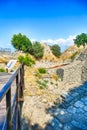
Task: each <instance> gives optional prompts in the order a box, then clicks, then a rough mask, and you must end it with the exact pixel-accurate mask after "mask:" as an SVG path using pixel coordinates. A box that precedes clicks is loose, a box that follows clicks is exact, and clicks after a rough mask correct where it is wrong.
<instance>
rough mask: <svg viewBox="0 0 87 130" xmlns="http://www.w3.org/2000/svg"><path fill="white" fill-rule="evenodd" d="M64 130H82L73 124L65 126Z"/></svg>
mask: <svg viewBox="0 0 87 130" xmlns="http://www.w3.org/2000/svg"><path fill="white" fill-rule="evenodd" d="M63 130H81V129H80V128H77V127H76V126H73V125H71V124H65V125H64V127H63Z"/></svg>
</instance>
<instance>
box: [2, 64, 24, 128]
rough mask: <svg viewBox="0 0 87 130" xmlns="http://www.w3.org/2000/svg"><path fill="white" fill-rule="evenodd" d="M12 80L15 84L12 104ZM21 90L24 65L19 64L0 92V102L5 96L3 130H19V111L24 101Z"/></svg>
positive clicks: (22, 87)
mask: <svg viewBox="0 0 87 130" xmlns="http://www.w3.org/2000/svg"><path fill="white" fill-rule="evenodd" d="M14 80H15V82H16V92H15V96H14V98H13V102H12V101H11V99H12V96H11V88H12V83H13V81H14ZM23 89H24V65H23V64H21V65H20V66H19V67H18V69H17V70H16V72H15V73H14V74H13V75H12V76H11V78H10V79H9V81H8V82H7V83H6V84H5V86H4V87H3V88H2V90H1V91H0V102H1V101H2V99H3V98H4V97H5V96H6V120H5V121H4V126H3V130H21V124H20V121H21V110H22V104H23V101H24V96H23Z"/></svg>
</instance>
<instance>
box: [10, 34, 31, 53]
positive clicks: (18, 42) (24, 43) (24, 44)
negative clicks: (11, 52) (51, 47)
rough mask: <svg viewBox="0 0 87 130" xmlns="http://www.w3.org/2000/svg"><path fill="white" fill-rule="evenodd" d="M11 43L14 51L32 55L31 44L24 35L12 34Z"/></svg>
mask: <svg viewBox="0 0 87 130" xmlns="http://www.w3.org/2000/svg"><path fill="white" fill-rule="evenodd" d="M11 42H12V45H13V47H14V48H15V49H17V50H22V51H24V52H30V53H32V43H31V41H30V40H29V39H28V38H27V37H26V36H25V35H22V34H21V33H19V34H14V35H13V37H12V40H11Z"/></svg>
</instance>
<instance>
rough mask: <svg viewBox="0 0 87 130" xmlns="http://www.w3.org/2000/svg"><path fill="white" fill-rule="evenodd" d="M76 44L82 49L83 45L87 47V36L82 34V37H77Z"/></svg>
mask: <svg viewBox="0 0 87 130" xmlns="http://www.w3.org/2000/svg"><path fill="white" fill-rule="evenodd" d="M74 44H76V45H77V47H80V46H81V45H83V46H84V47H85V45H86V44H87V34H85V33H81V34H80V35H77V36H76V38H75V39H74Z"/></svg>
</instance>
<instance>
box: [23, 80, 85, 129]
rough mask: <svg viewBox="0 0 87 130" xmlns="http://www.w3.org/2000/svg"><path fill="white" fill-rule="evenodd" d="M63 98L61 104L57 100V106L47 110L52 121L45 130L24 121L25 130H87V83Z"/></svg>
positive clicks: (71, 90) (75, 88) (70, 91)
mask: <svg viewBox="0 0 87 130" xmlns="http://www.w3.org/2000/svg"><path fill="white" fill-rule="evenodd" d="M61 97H62V102H61V103H58V99H56V102H55V104H54V105H53V106H52V107H49V108H47V109H46V113H47V114H50V115H51V116H52V120H50V121H49V122H47V124H46V127H45V128H44V129H42V128H41V127H40V126H39V124H34V125H33V126H32V125H31V121H26V120H25V119H22V122H23V126H24V127H23V130H87V82H84V83H83V84H82V85H80V86H76V87H74V88H73V89H70V90H69V91H68V93H67V94H62V95H61ZM42 118H43V117H42ZM37 120H38V119H37ZM43 120H44V119H43Z"/></svg>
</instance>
